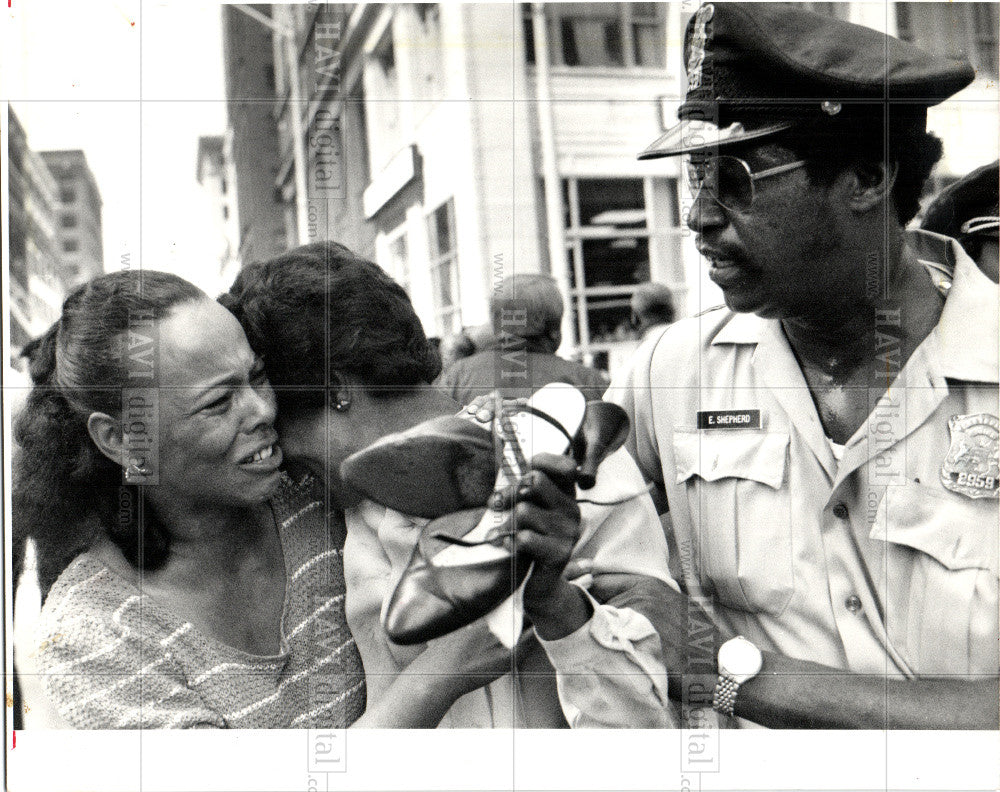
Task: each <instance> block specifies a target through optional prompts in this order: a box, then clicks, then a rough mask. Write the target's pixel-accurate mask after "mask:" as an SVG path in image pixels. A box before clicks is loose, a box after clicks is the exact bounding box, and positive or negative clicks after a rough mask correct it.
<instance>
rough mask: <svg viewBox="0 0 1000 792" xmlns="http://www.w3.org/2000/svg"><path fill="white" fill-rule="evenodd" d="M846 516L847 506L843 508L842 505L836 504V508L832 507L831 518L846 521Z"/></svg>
mask: <svg viewBox="0 0 1000 792" xmlns="http://www.w3.org/2000/svg"><path fill="white" fill-rule="evenodd" d="M847 514H848V512H847V506H845V505H844V504H843V503H838V504H837V505H836V506H834V507H833V516H834V517H836V518H837V519H838V520H846V519H847Z"/></svg>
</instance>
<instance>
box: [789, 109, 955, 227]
mask: <svg viewBox="0 0 1000 792" xmlns="http://www.w3.org/2000/svg"><path fill="white" fill-rule="evenodd" d="M893 112H894V115H893V116H891V117H890V119H889V120H888V122H886V121H885V120H884V119H883V117H882V115H881V112H879V113H878V114H877V115H872V114H869V113H862V114H860V115H855V116H853V117H848V118H845V119H844V120H843V121H841V122H837V121H831V120H830V119H828V118H824V119H821V120H820V121H812V122H807V123H803V124H799V125H797V126H795V127H793V128H792V129H790V130H788V131H787V132H783V133H781V135H780V136H779V137H775V138H774V141H775V142H776V143H780V145H782V146H785V147H786V148H788V149H790V150H791V151H793V152H794V153H795V154H796V155H797V158H798V159H804V160H805V161H806V173H808V175H809V178H810V179H811V180H812V182H813V184H820V185H829V184H832V183H833V181H834V179H836V178H837V175H838V174H840V173H841V172H842V171H843V170H845V169H846V168H849V167H852V166H855V165H868V166H871V165H875V164H878V163H882V162H888V163H890V164H895V165H896V166H897V168H898V170H897V172H896V181H895V184H894V185H893V188H892V197H893V203H894V204H895V207H896V215H897V217H898V218H899V222H900V225H904V226H905V225H906V224H907V223H909V222H910V220H912V219H913V218H914V217H915V216H916V214H917V212H918V211H919V210H920V196H921V194H922V193H923V189H924V184H925V183H926V182H927V178H928V177H929V176H930V173H931V170H932V169H933V168H934V165H935V164H936V163H937V161H938V160H939V159H941V154H942V152H943V146H942V144H941V140H940V139H939V138H937V137H935V136H934V135H933V134H931V133H930V132H927V131H926V130H925V117H926V113H925V111H924V109H923V108H919V109H916V110H910V111H906V110H899V111H896V110H894V111H893ZM846 114H847V111H845V115H846Z"/></svg>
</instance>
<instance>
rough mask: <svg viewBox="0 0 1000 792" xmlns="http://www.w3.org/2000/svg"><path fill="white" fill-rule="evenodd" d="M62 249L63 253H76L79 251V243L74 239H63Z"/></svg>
mask: <svg viewBox="0 0 1000 792" xmlns="http://www.w3.org/2000/svg"><path fill="white" fill-rule="evenodd" d="M62 249H63V253H76V251H78V250H79V249H80V242H79V241H78V240H76V239H64V240H63V243H62Z"/></svg>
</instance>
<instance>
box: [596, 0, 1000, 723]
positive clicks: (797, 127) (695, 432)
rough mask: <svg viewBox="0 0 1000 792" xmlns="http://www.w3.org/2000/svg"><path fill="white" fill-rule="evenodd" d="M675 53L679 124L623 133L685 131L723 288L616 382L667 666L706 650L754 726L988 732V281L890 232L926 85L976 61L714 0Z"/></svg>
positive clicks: (923, 171) (939, 251) (991, 675)
mask: <svg viewBox="0 0 1000 792" xmlns="http://www.w3.org/2000/svg"><path fill="white" fill-rule="evenodd" d="M685 63H686V64H687V71H688V86H689V88H688V93H687V96H686V100H685V101H684V103H683V104H682V105H681V107H680V109H679V117H680V119H681V123H680V124H679V125H678V126H676V127H674V128H673V129H671V130H669V131H668V132H667V133H666V134H665V135H663V136H662V137H661V138H660V139H658V140H657V141H656V142H654V143H653V144H652V145H651V146H650V147H649V148H648V149H647V150H646V151H645V152H643V153H642V154H641V155H640V158H642V159H650V158H657V157H672V156H679V155H683V154H686V155H688V157H689V163H688V168H689V170H688V173H689V177H690V186H691V189H692V191H693V196H694V198H693V200H694V204H693V206H692V208H691V211H690V217H689V221H688V224H689V225H690V227H691V229H692V230H693V231H694V232H695V233H696V235H697V237H696V244H697V246H698V249H699V251H700V252H701V254H702V255H703V256H704V257H705V258H706V259H707V260H708V261H709V263H710V269H709V276H710V277H711V279H712V280H713V281H714V282H715V283H716V284H718V285H719V287H720V288H721V289H722V293H723V295H724V297H725V302H726V305H725V307H720V308H718V309H715V310H710V311H707V312H705V313H704V314H702V315H700V316H698V317H695V318H691V319H686V320H682V321H680V322H677V323H676V324H674V325H672V326H670V327H669V328H666V329H665V330H663V331H661V332H660V333H659V334H656V335H654V336H653V337H651V338H650V339H648V340H647V341H646V342H645V343H644V344H643V345H642V347H640V350H639V351H638V353H637V355H636V356H635V358H634V360H633V361H632V363H631V365H630V367H629V368H628V370H627V371H626V372H624V373H623V374H622V376H621V377H620V378H619V379H618V380H617V381H616V382H615V383H614V384H613V386H612V388H611V389H610V390H609V393H608V398H610V399H612V400H614V401H617V402H618V403H620V404H621V405H622V406H624V407H625V409H626V410H627V411H628V412H629V413H630V415H631V416H632V419H633V424H632V425H633V433H632V436H631V439H630V447H631V450H632V452H633V454H634V455H635V458H636V460H637V461H638V463H639V466H640V468H641V469H642V471H643V473H644V475H645V476H646V478H647V479H648V480H650V481H653V482H655V483H656V484H657V485H658V486H659V487H660V488H662V489H663V490H664V494H665V496H666V499H667V502H668V504H669V515H670V518H671V523H672V528H671V531H672V533H673V535H674V538H675V539H676V545H677V546H678V547H679V549H680V558H679V562H680V566H681V568H682V570H683V572H682V576H681V582H682V585H683V589H684V591H685V592H686V594H687V597H683V596H680V595H677V596H676V597H672V598H671V600H670V602H669V603H668V605H667V607H666V608H665V611H666V616H665V618H664V621H663V622H661V623H660V625H659V626H660V628H661V630H662V634H663V638H664V646H665V647H666V648H667V652H668V667H672V668H673V667H676V668H679V669H687V671H688V673H690V671H691V670H692V669H695V670H698V671H699V672H700V673H702V674H703V673H705V669H706V668H708V669H712V668H715V669H716V670H717V672H718V681H717V684H716V688H715V691H714V696H712V697H711V699H710V700H709V701H708V703H707V705H706V712H708V713H709V714H710V710H707V706H712V707H714V708H715V710H716V711H718V712H719V713H723V714H724V715H726V716H729V715H732V714H734V713H735V715H737V716H740V717H742V718H745V719H749V720H751V721H755V722H757V723H758V724H763V725H766V726H773V727H806V726H808V727H827V728H832V727H856V728H878V729H882V728H927V727H933V728H990V729H995V728H996V725H997V717H998V701H1000V697H998V681H997V677H998V640H997V639H998V625H997V617H998V603H997V588H998V571H997V569H998V565H997V555H998V552H997V532H996V530H995V527H996V525H997V519H998V515H997V504H998V500H997V494H998V490H997V486H998V482H1000V474H998V459H997V447H998V442H997V437H998V426H1000V422H998V418H997V403H998V390H997V380H998V350H997V332H996V329H997V290H996V287H995V286H994V284H993V283H991V282H990V281H989V279H988V278H987V277H986V276H985V275H983V273H982V272H980V270H979V269H978V268H977V267H976V265H975V262H973V261H972V260H971V259H970V258H969V256H968V255H967V254H966V253H965V252H964V251H963V250H962V249H961V247H960V246H959V245H958V244H957V243H955V242H954V241H953V240H948V239H945V238H941V237H936V236H932V235H927V234H923V233H921V232H911V233H907V232H904V229H903V227H904V225H905V224H906V223H907V222H908V221H909V220H910V219H911V218H912V217H913V216H914V214H915V213H916V211H917V208H918V198H919V196H920V193H921V188H922V185H923V184H924V181H925V180H926V178H927V177H928V174H929V173H930V171H931V168H932V167H933V165H934V163H935V162H936V161H937V160H938V158H939V157H940V155H941V148H942V147H941V143H940V141H939V140H938V139H937V138H935V137H934V136H933V135H930V134H928V133H927V132H926V131H925V129H926V127H925V119H926V110H927V106H928V105H933V104H936V103H938V102H941V101H943V100H945V99H946V98H947V97H949V96H951V95H952V94H954V93H955V92H956V91H958V90H960V89H961V88H963V87H964V86H965V85H967V84H969V83H970V82H971V81H972V79H973V71H972V68H971V67H970V66H969V64H968V63H967V62H965V61H963V60H955V59H949V58H944V57H938V56H935V55H931V54H929V53H927V52H925V51H923V50H921V49H919V48H917V47H916V46H913V45H911V44H908V43H906V42H903V41H900V40H898V39H895V38H891V37H888V36H885V35H883V34H882V33H879V32H876V31H874V30H871V29H868V28H864V27H860V26H857V25H853V24H848V23H846V22H842V21H839V20H837V19H833V18H830V17H828V16H820V15H816V14H812V13H810V12H808V11H806V10H804V9H801V8H797V7H794V6H788V5H783V4H770V3H760V4H758V3H721V2H720V3H711V4H705V5H702V6H701V7H700V8H699V9H698V11H697V13H696V14H695V15H694V16H693V17H692V19H691V21H690V24H689V25H688V28H687V35H686V39H685ZM699 603H708V604H709V605H710V608H707V609H706V614H705V617H704V619H702V620H700V621H699V620H698V619H694V620H692V617H691V610H690V609H689V608H692V607H695V606H697V605H698V604H699ZM693 621H694V622H697V623H698V624H700V625H701V626H700V627H699V630H701V629H702V628H703V629H704V632H703V633H702V632H699V635H705V634H708V633H709V632H710V631H715V632H717V634H718V637H717V640H716V642H715V645H716V646H717V648H718V653H717V654H716V652H715V650H714V649H713V650H712V651H710V652H701V651H700V650H698V649H697V648H691V647H692V642H691V641H690V640H689V638H690V637H691V633H689V625H690V624H692V622H693ZM733 636H735V637H733ZM706 643H707V641H706ZM686 647H687V649H685V648H686ZM672 652H673V653H672ZM685 653H686V654H685ZM700 679H703V677H700ZM681 695H682V696H683V695H688V696H690V695H693V691H691V690H687V691H682V693H681ZM687 700H690V698H688V699H687Z"/></svg>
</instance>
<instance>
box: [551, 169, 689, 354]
mask: <svg viewBox="0 0 1000 792" xmlns="http://www.w3.org/2000/svg"><path fill="white" fill-rule="evenodd" d="M617 180H622V181H624V180H628V181H634V182H641V184H642V195H643V207H642V208H643V211H644V212H645V216H646V223H645V226H643V227H640V228H629V229H620V230H619V229H615V230H613V231H603V232H597V233H595V231H594V230H593V229H588V228H586V227H585V226H583V225H581V217H580V195H579V186H580V182H581V181H617ZM561 181H562V182H563V186H564V192H563V195H564V196H565V199H566V200H568V201H569V205H568V206H564V207H563V210H564V216H565V217H566V218H567V221H568V224H567V225H566V227H565V228H564V229H563V234H564V239H565V241H566V252H567V260H566V263H565V264H564V266H566V267H568V268H571V269H572V272H571V273H570V272H569V271H567V274H568V275H571V277H569V278H567V284H568V286H567V288H568V292H569V293H568V294H567V298H568V301H569V310H570V311H571V312H572V314H571V316H572V317H574V318H575V322H574V323H573V332H574V336H575V338H574V339H572V341H573V346H574V348H575V349H576V351H577V352H579V353H581V354H582V355H584V356H589V355H592V354H593V353H595V352H601V351H607V350H610V349H611V348H612V346H613V345H614V344H616V343H619V342H618V341H616V340H600V341H592V340H591V337H590V306H589V305H588V298H589V297H616V296H617V297H621V298H622V299H625V298H627V299H628V300H631V298H632V295H633V294H634V293H635V290H636V288H638V286H639V285H640V284H639V283H636V284H624V285H621V286H588V285H587V283H586V277H585V262H584V256H583V243H584V242H586V241H588V240H615V239H645V240H647V244H648V250H649V270H650V273H649V274H650V279H651V280H655V281H658V282H661V283H664V284H665V285H666V286H667V287H668V288H669V289H670V290H671V291H672V292H673V293H674V297H675V300H676V301H677V303H678V304H680V303H682V300H683V295H684V294H685V293H686V292H687V288H688V287H687V283H686V281H685V280H683V272H684V270H683V260H678V261H675V262H673V265H674V267H675V270H676V272H675V274H679V275H680V277H679V278H678V277H673V278H668V279H664V278H662V277H658V276H659V273H660V270H661V269H663V268H664V266H665V265H667V264H668V262H660V261H659V260H658V259H654V255H655V254H654V242H656V241H660V240H663V241H667V240H669V239H670V238H675V239H677V240H682V239H683V238H684V237H685V235H686V234H685V230H684V226H683V222H682V218H681V216H680V214H681V194H680V189H681V185H680V180H679V179H678V178H677V177H674V176H664V175H657V176H644V175H631V176H627V175H620V174H613V175H591V174H576V175H568V174H563V175H562V177H561ZM655 182H662V183H663V184H662V188H663V189H665V190H669V191H670V192H671V194H673V195H674V197H675V201H676V203H675V204H674V209H675V210H676V211H675V212H672V213H671V214H672V215H673V216H672V217H671V221H672V224H671V225H666V226H664V225H662V224H661V223H660V222H659V220H658V213H657V211H656V209H655V206H654V202H655V201H656V185H655ZM661 219H662V218H661ZM678 248H679V245H678ZM678 252H679V251H678ZM680 255H682V254H680ZM633 340H637V338H636V339H633Z"/></svg>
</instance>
